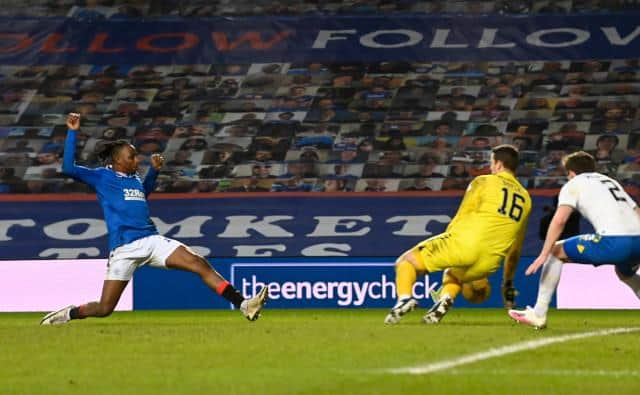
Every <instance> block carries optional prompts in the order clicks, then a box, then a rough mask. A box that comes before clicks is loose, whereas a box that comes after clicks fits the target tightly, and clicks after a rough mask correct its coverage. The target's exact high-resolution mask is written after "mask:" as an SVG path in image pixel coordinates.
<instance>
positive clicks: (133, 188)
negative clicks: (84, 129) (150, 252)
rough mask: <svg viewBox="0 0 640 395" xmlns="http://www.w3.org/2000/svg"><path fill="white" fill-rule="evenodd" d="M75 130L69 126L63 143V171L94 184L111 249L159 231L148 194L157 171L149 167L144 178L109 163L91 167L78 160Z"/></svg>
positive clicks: (153, 186)
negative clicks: (150, 213) (127, 173)
mask: <svg viewBox="0 0 640 395" xmlns="http://www.w3.org/2000/svg"><path fill="white" fill-rule="evenodd" d="M75 152H76V131H75V130H69V132H68V133H67V139H66V141H65V145H64V161H63V164H62V172H63V173H64V174H67V175H69V176H71V177H73V178H75V179H77V180H80V181H82V182H84V183H86V184H88V185H90V186H92V187H93V188H94V189H95V190H96V193H97V195H98V201H99V202H100V205H101V206H102V212H103V213H104V219H105V222H106V223H107V230H108V231H109V249H110V250H114V249H116V248H118V247H119V246H121V245H124V244H128V243H131V242H132V241H135V240H138V239H141V238H143V237H147V236H151V235H155V234H158V230H157V229H156V226H155V225H154V224H153V222H152V221H151V217H150V215H149V205H148V204H147V196H149V194H150V193H151V191H153V189H154V188H155V184H156V178H157V177H158V172H157V171H156V170H155V169H153V168H150V169H149V173H148V174H147V177H146V178H145V180H144V182H142V181H141V180H140V177H139V176H138V175H137V174H133V175H126V174H122V173H118V172H115V171H113V170H112V169H110V168H107V167H98V168H95V169H90V168H88V167H84V166H78V165H76V164H75V159H74V158H75Z"/></svg>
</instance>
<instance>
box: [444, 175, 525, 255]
mask: <svg viewBox="0 0 640 395" xmlns="http://www.w3.org/2000/svg"><path fill="white" fill-rule="evenodd" d="M530 213H531V197H530V196H529V192H527V190H526V189H525V188H524V187H523V186H522V184H520V182H519V181H518V180H517V179H516V178H515V177H514V176H513V175H512V174H511V173H509V172H506V171H503V172H500V173H498V174H492V175H484V176H478V177H476V178H475V179H474V180H473V181H472V182H471V183H470V184H469V187H468V188H467V191H466V193H465V195H464V198H463V199H462V203H461V204H460V207H459V208H458V212H457V213H456V215H455V217H454V218H453V220H451V222H450V223H449V226H448V227H447V232H448V233H450V234H451V236H452V237H454V238H456V239H458V241H459V242H461V243H462V245H465V246H468V248H470V249H477V250H476V252H478V253H479V254H478V255H486V254H490V255H500V256H505V255H507V253H516V254H517V255H519V253H520V249H521V248H522V243H523V240H524V235H525V232H526V228H527V222H528V220H529V214H530ZM514 243H515V245H514ZM512 246H514V247H515V250H512V251H510V250H511V247H512ZM465 255H466V254H465Z"/></svg>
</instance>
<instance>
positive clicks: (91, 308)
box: [40, 280, 128, 325]
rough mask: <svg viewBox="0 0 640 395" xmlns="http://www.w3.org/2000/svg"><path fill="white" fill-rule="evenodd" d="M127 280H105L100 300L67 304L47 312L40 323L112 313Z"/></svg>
mask: <svg viewBox="0 0 640 395" xmlns="http://www.w3.org/2000/svg"><path fill="white" fill-rule="evenodd" d="M127 283H128V281H120V280H105V281H104V283H103V285H102V295H101V296H100V301H98V302H89V303H86V304H83V305H81V306H78V307H76V306H73V305H72V306H67V307H65V308H63V309H60V310H58V311H55V312H52V313H49V314H47V315H46V316H45V317H44V318H43V319H42V321H41V322H40V324H41V325H57V324H64V323H66V322H68V321H70V320H73V319H82V318H87V317H107V316H109V315H111V313H113V310H114V309H115V308H116V305H117V304H118V301H119V300H120V296H122V292H124V289H125V287H126V286H127Z"/></svg>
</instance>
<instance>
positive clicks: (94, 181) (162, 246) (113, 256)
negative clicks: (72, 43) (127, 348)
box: [41, 113, 268, 325]
mask: <svg viewBox="0 0 640 395" xmlns="http://www.w3.org/2000/svg"><path fill="white" fill-rule="evenodd" d="M67 127H68V128H69V131H68V133H67V138H66V141H65V149H64V161H63V165H62V171H63V173H65V174H67V175H69V176H71V177H73V178H75V179H77V180H79V181H82V182H84V183H86V184H88V185H90V186H91V187H93V188H94V189H95V191H96V194H97V196H98V201H99V202H100V205H101V206H102V211H103V213H104V218H105V222H106V223H107V229H108V231H109V250H110V254H109V262H108V264H107V274H106V278H105V281H104V285H103V288H102V296H101V298H100V301H98V302H90V303H86V304H83V305H80V306H77V307H76V306H67V307H65V308H63V309H61V310H58V311H55V312H52V313H49V314H47V315H46V316H45V317H44V318H43V319H42V322H41V324H42V325H51V324H62V323H65V322H67V321H69V320H72V319H79V318H86V317H106V316H108V315H110V314H111V313H112V312H113V310H114V308H115V307H116V304H117V303H118V300H119V299H120V296H121V295H122V292H123V291H124V289H125V287H126V285H127V283H128V282H129V280H131V278H132V276H133V272H134V271H135V270H136V269H137V268H138V267H140V266H143V265H146V264H148V265H150V266H155V267H164V268H169V269H180V270H185V271H189V272H192V273H195V274H197V275H199V276H200V278H201V279H202V281H204V283H205V284H206V285H207V286H208V287H209V288H211V289H212V290H214V291H216V292H217V293H218V294H219V295H221V296H222V297H224V298H225V299H227V300H228V301H229V302H231V303H232V304H233V305H234V306H236V307H237V308H238V309H239V310H240V311H241V312H242V313H243V314H244V316H245V317H246V318H247V319H249V320H251V321H253V320H256V319H257V318H258V317H259V314H260V310H261V309H262V306H263V305H264V304H265V302H266V300H267V296H268V295H267V287H264V288H263V289H261V290H260V292H258V294H257V295H255V296H254V297H253V298H250V299H246V300H245V299H244V298H243V296H242V295H241V294H240V293H239V292H238V291H237V290H236V289H235V288H234V287H233V286H232V285H231V284H230V283H229V282H228V281H226V280H225V279H224V278H223V277H222V276H221V275H220V274H218V272H216V271H215V270H214V269H213V268H212V267H211V266H210V265H209V263H208V262H207V261H206V260H205V259H204V258H203V257H202V256H200V255H198V254H196V253H195V252H194V251H193V250H191V249H190V248H188V247H187V246H185V245H184V244H182V243H181V242H179V241H177V240H173V239H169V238H166V237H163V236H160V235H159V234H158V230H157V229H156V226H155V225H154V223H153V222H152V221H151V217H150V215H149V206H148V204H147V196H149V194H150V193H151V192H152V191H153V189H154V188H155V185H156V178H157V176H158V171H159V170H160V168H161V167H162V165H163V164H164V158H163V157H162V155H160V154H154V155H152V157H151V168H150V169H149V172H148V174H147V176H146V178H145V179H144V181H142V180H141V179H140V177H139V176H138V174H137V171H138V163H139V160H138V157H137V152H136V149H135V148H134V147H133V146H132V145H131V144H130V143H129V142H127V141H125V140H118V141H114V142H111V143H108V144H107V145H105V146H104V148H103V151H102V152H101V153H100V157H101V158H103V159H104V160H105V166H104V167H98V168H95V169H90V168H87V167H84V166H78V165H76V164H75V159H74V158H75V148H76V133H77V131H78V129H79V128H80V115H79V114H75V113H71V114H69V116H68V118H67Z"/></svg>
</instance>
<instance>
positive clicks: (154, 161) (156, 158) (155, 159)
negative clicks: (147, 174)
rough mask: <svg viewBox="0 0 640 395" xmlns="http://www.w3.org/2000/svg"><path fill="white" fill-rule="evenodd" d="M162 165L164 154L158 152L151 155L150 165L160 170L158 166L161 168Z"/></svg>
mask: <svg viewBox="0 0 640 395" xmlns="http://www.w3.org/2000/svg"><path fill="white" fill-rule="evenodd" d="M163 165H164V156H162V155H160V154H153V155H151V166H152V167H153V168H154V169H156V170H160V168H162V166H163Z"/></svg>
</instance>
